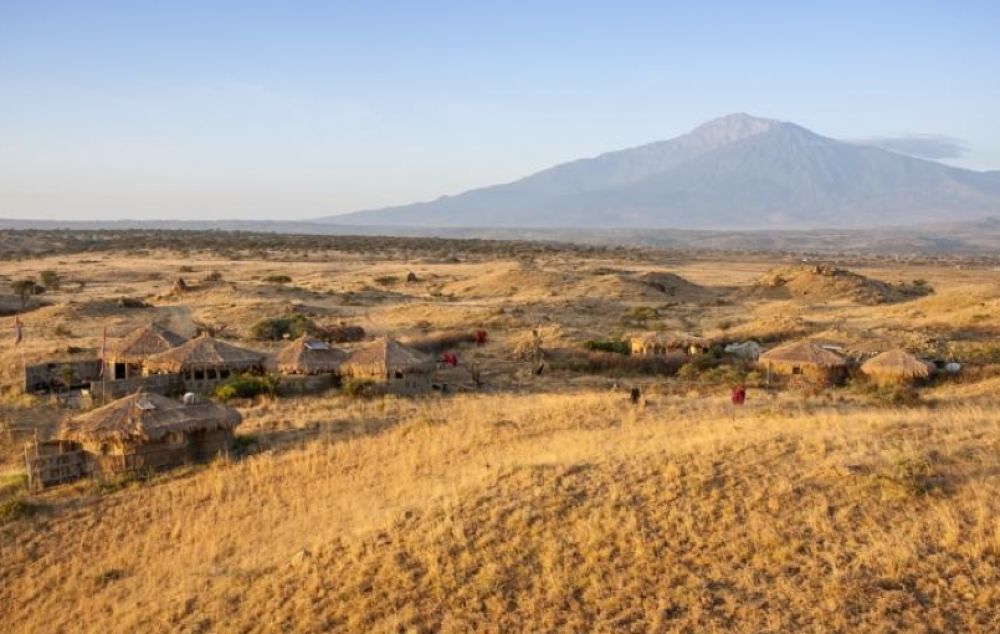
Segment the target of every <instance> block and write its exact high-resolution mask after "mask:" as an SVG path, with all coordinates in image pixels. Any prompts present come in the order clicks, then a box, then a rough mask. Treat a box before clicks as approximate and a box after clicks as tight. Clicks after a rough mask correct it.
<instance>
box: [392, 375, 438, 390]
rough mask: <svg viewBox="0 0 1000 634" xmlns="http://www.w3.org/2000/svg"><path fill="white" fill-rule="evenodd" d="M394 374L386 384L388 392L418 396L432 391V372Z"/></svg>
mask: <svg viewBox="0 0 1000 634" xmlns="http://www.w3.org/2000/svg"><path fill="white" fill-rule="evenodd" d="M400 374H401V375H400ZM400 374H396V373H393V374H392V375H390V377H389V380H388V382H387V383H386V390H387V391H388V392H391V393H393V394H418V393H420V392H426V391H428V390H430V389H431V383H432V376H431V374H430V372H403V373H400Z"/></svg>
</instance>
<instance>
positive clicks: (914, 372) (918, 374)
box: [861, 349, 935, 383]
mask: <svg viewBox="0 0 1000 634" xmlns="http://www.w3.org/2000/svg"><path fill="white" fill-rule="evenodd" d="M934 370H935V367H934V364H933V363H929V362H927V361H923V360H921V359H918V358H917V357H915V356H913V355H912V354H910V353H909V352H907V351H905V350H899V349H897V350H889V351H888V352H883V353H882V354H880V355H878V356H875V357H873V358H871V359H869V360H868V361H865V362H864V363H863V364H861V371H862V372H864V373H865V374H866V375H867V376H869V377H871V378H872V379H874V380H875V381H876V382H878V383H907V382H910V381H921V380H924V379H927V378H929V377H930V376H931V375H932V374H933V373H934Z"/></svg>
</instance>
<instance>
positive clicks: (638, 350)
mask: <svg viewBox="0 0 1000 634" xmlns="http://www.w3.org/2000/svg"><path fill="white" fill-rule="evenodd" d="M709 343H710V342H709V341H708V340H706V339H704V338H702V337H696V336H695V335H691V334H687V333H677V332H674V333H670V332H644V333H638V334H635V335H633V336H631V337H630V338H629V348H630V350H631V352H632V354H635V355H657V354H661V355H662V354H667V353H668V352H674V351H678V350H680V351H684V352H686V353H689V354H694V353H697V352H703V351H705V350H707V349H708V348H709Z"/></svg>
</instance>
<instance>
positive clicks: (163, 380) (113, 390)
mask: <svg viewBox="0 0 1000 634" xmlns="http://www.w3.org/2000/svg"><path fill="white" fill-rule="evenodd" d="M140 389H141V390H145V391H146V392H153V393H155V394H163V395H165V396H169V395H171V394H177V393H178V392H181V391H183V389H184V383H183V381H182V380H181V375H179V374H150V375H149V376H133V377H132V378H130V379H122V380H120V381H111V380H108V381H94V382H93V383H91V384H90V393H91V394H92V395H93V396H94V398H95V399H96V400H98V401H99V402H102V401H111V400H114V399H117V398H122V397H124V396H128V395H129V394H134V393H135V392H137V391H138V390H140Z"/></svg>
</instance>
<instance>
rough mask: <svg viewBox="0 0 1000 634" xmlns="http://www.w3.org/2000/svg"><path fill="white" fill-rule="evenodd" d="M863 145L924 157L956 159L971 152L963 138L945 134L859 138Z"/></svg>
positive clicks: (859, 142)
mask: <svg viewBox="0 0 1000 634" xmlns="http://www.w3.org/2000/svg"><path fill="white" fill-rule="evenodd" d="M856 143H858V144H861V145H874V146H875V147H880V148H882V149H884V150H890V151H892V152H898V153H900V154H907V155H909V156H915V157H917V158H924V159H934V160H939V159H955V158H962V157H963V156H965V155H966V154H968V153H969V146H968V144H967V143H966V142H965V141H964V140H962V139H956V138H955V137H950V136H946V135H943V134H907V135H903V136H896V137H873V138H870V139H859V140H858V141H856Z"/></svg>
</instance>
